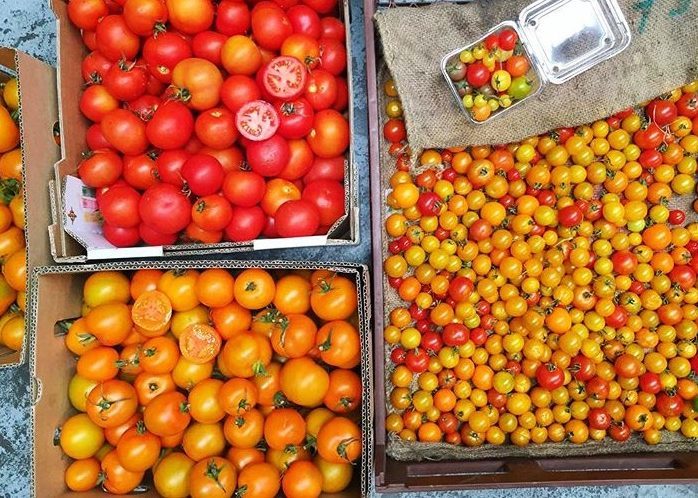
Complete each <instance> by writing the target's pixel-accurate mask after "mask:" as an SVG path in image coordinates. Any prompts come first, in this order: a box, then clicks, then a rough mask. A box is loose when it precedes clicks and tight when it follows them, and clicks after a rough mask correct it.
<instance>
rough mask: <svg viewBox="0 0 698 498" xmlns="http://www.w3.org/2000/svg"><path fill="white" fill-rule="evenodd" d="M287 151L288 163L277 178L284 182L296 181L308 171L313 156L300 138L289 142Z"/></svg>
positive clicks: (306, 144)
mask: <svg viewBox="0 0 698 498" xmlns="http://www.w3.org/2000/svg"><path fill="white" fill-rule="evenodd" d="M288 149H289V157H288V162H287V163H286V166H284V169H282V170H281V172H280V173H279V175H278V176H279V178H283V179H284V180H298V179H300V178H301V177H302V176H303V175H305V174H306V173H307V172H308V171H309V170H310V168H311V167H312V165H313V158H314V157H315V155H314V154H313V151H312V149H311V148H310V145H308V142H307V141H306V140H304V139H302V138H300V139H298V140H289V141H288Z"/></svg>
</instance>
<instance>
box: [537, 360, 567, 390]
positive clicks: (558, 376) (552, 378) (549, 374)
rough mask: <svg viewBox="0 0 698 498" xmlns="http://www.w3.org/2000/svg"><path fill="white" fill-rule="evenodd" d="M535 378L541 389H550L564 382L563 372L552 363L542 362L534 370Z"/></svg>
mask: <svg viewBox="0 0 698 498" xmlns="http://www.w3.org/2000/svg"><path fill="white" fill-rule="evenodd" d="M536 380H537V381H538V385H539V386H541V387H542V388H543V389H547V390H549V391H552V390H554V389H557V388H558V387H560V386H562V385H563V384H564V383H565V372H564V371H563V370H562V369H560V368H558V367H557V366H556V365H555V364H554V363H543V364H541V365H540V366H539V367H538V369H537V370H536Z"/></svg>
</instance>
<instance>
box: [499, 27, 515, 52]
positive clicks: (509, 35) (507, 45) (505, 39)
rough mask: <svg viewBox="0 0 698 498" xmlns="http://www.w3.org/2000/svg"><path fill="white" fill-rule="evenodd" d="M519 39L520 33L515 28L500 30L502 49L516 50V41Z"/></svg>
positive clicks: (500, 45)
mask: <svg viewBox="0 0 698 498" xmlns="http://www.w3.org/2000/svg"><path fill="white" fill-rule="evenodd" d="M518 39H519V35H517V34H516V31H514V30H513V29H510V28H508V29H503V30H502V31H500V32H499V37H498V40H497V41H498V43H499V48H501V49H502V50H507V51H508V50H514V48H515V47H516V42H517V41H518Z"/></svg>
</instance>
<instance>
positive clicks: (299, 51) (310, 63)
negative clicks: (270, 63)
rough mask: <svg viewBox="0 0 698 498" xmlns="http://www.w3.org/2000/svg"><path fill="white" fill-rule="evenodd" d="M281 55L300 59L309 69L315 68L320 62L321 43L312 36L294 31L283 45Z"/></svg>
mask: <svg viewBox="0 0 698 498" xmlns="http://www.w3.org/2000/svg"><path fill="white" fill-rule="evenodd" d="M281 55H286V56H290V57H293V58H295V59H298V60H299V61H300V62H302V63H303V64H304V65H305V67H307V68H308V69H309V70H310V69H315V68H316V67H317V66H318V64H319V63H320V43H319V42H318V40H317V39H315V38H313V37H312V36H308V35H304V34H300V33H294V34H292V35H291V36H289V37H288V38H286V39H285V40H284V43H283V45H281Z"/></svg>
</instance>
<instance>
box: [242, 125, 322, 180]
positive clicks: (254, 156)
mask: <svg viewBox="0 0 698 498" xmlns="http://www.w3.org/2000/svg"><path fill="white" fill-rule="evenodd" d="M311 147H312V145H311ZM290 154H291V151H290V148H289V146H288V142H287V141H286V140H285V139H284V138H283V137H280V136H279V135H274V136H272V137H271V138H269V139H267V140H263V141H258V142H250V143H249V144H248V145H247V161H248V163H249V164H250V167H251V168H252V171H254V172H255V173H259V174H260V175H262V176H277V175H278V174H279V173H281V171H282V170H283V169H284V167H285V166H286V164H287V163H288V159H289V157H290Z"/></svg>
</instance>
